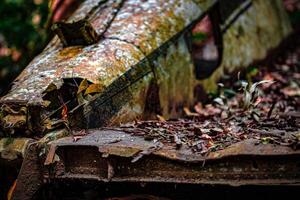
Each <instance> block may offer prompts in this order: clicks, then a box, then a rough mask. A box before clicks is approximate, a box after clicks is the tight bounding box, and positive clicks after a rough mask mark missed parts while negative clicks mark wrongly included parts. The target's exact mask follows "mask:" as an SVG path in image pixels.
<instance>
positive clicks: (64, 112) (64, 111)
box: [61, 104, 68, 121]
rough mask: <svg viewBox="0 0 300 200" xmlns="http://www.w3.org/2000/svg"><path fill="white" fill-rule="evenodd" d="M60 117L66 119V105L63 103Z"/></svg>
mask: <svg viewBox="0 0 300 200" xmlns="http://www.w3.org/2000/svg"><path fill="white" fill-rule="evenodd" d="M61 118H62V120H65V121H66V120H67V119H68V107H67V106H66V104H64V105H63V109H62V111H61Z"/></svg>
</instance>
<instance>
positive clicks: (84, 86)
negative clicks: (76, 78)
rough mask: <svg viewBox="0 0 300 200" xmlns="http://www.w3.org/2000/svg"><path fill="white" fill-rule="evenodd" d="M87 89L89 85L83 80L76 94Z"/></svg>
mask: <svg viewBox="0 0 300 200" xmlns="http://www.w3.org/2000/svg"><path fill="white" fill-rule="evenodd" d="M88 87H89V83H88V81H87V79H83V80H82V81H81V83H80V85H79V87H78V91H77V94H79V93H81V92H83V91H84V90H86V89H87V88H88Z"/></svg>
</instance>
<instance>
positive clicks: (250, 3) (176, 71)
mask: <svg viewBox="0 0 300 200" xmlns="http://www.w3.org/2000/svg"><path fill="white" fill-rule="evenodd" d="M230 2H231V3H230ZM229 5H230V6H229ZM206 15H209V17H210V19H211V21H212V26H213V29H214V37H215V42H216V46H217V51H218V55H219V58H218V61H217V62H216V64H217V67H215V69H214V70H213V71H211V72H209V73H208V75H207V76H202V75H201V74H200V75H199V74H198V75H197V73H198V72H199V71H198V70H197V68H199V67H200V68H201V65H200V66H195V63H194V60H193V56H192V53H193V52H192V51H193V48H192V47H191V46H192V44H191V34H192V29H193V28H194V27H195V25H196V24H197V23H198V22H200V21H201V19H203V18H204V17H205V16H206ZM258 19H259V20H258ZM270 24H272V25H270ZM76 29H78V30H79V31H78V34H76V35H72V34H71V33H72V32H73V30H76ZM53 30H54V32H55V33H56V34H57V36H55V37H54V38H53V40H52V41H51V42H50V43H49V45H48V46H47V47H46V48H45V50H44V51H43V52H42V53H41V54H40V55H38V56H37V57H36V58H35V59H34V60H33V61H32V62H31V63H30V64H29V65H28V66H27V67H26V69H25V70H24V71H23V72H22V73H21V74H20V75H19V77H18V78H17V79H16V80H15V81H14V83H13V86H12V88H11V90H10V91H9V92H8V94H6V95H5V96H4V97H2V98H1V100H0V104H1V111H0V115H1V127H2V129H3V131H4V136H5V137H20V136H21V137H23V138H18V139H17V140H19V143H18V144H19V145H13V144H10V145H5V141H4V140H6V138H5V137H3V138H2V139H1V141H2V142H3V148H1V149H0V150H1V153H2V154H1V155H6V158H15V157H16V156H8V155H11V153H12V152H15V155H21V156H24V154H25V151H26V150H28V149H26V148H25V147H26V146H27V145H28V144H29V143H30V142H31V140H32V139H31V138H32V137H33V136H35V137H39V138H41V139H40V140H39V141H35V142H33V143H34V144H36V143H38V144H39V148H40V147H43V151H46V152H47V153H48V151H49V154H47V158H46V162H45V164H46V165H51V164H53V163H54V162H55V161H57V160H56V157H57V156H58V155H60V156H61V157H60V158H61V159H60V160H59V162H58V163H60V164H61V163H63V164H69V163H68V161H65V160H64V156H63V155H62V154H61V152H63V151H64V150H65V149H64V148H63V147H65V146H68V147H69V148H66V149H68V150H70V149H72V147H73V146H72V144H70V143H68V142H69V141H68V138H67V139H62V140H58V141H57V142H55V141H54V142H53V143H49V142H51V141H53V140H57V139H59V138H61V137H65V136H67V135H68V134H69V133H70V132H69V130H78V129H91V128H99V127H103V126H111V125H119V124H121V123H126V122H130V121H133V120H135V119H153V118H155V116H156V115H157V114H158V115H162V116H163V117H164V118H166V119H169V118H175V117H178V116H180V115H181V114H182V113H181V111H182V108H183V107H189V106H192V105H193V104H194V103H195V102H196V101H197V99H196V95H195V88H196V87H198V86H200V87H202V88H204V90H205V91H210V90H214V89H215V88H216V85H217V81H218V79H219V78H220V77H221V75H222V74H223V73H224V71H229V72H232V71H234V70H237V69H239V68H241V67H247V66H249V65H250V64H251V63H253V62H254V61H257V60H261V59H263V58H265V56H266V55H267V53H268V51H269V50H271V49H273V48H276V47H277V46H278V45H279V44H280V42H281V41H282V40H283V39H284V38H285V37H287V36H288V35H289V33H291V27H290V25H289V21H288V18H287V16H286V14H285V12H284V10H283V7H282V2H281V1H280V0H274V1H271V0H267V1H266V0H238V1H230V0H228V1H217V0H203V1H202V0H174V1H164V0H153V1H136V0H106V1H103V0H87V1H85V2H84V3H82V5H81V6H80V7H79V9H78V10H77V11H75V13H74V14H73V15H72V16H71V17H70V18H69V19H68V21H67V22H61V23H57V24H56V25H55V26H54V27H53ZM270 38H272V39H270ZM200 71H201V70H200ZM202 71H203V70H202ZM199 77H200V78H199ZM92 132H93V134H95V133H94V132H97V131H92ZM105 134H111V137H117V138H119V137H120V135H119V134H120V133H114V132H111V133H110V132H105ZM105 134H103V132H100V133H98V134H96V135H97V136H95V137H98V136H99V135H102V138H101V137H100V138H98V139H99V140H98V141H102V140H103V141H105V137H106V136H105ZM90 137H91V136H90ZM122 137H123V136H122ZM124 137H125V136H124ZM27 138H28V139H27ZM17 140H16V141H17ZM86 140H88V139H86ZM91 140H92V139H91ZM108 140H112V141H114V140H115V139H111V138H109V139H108ZM133 140H134V139H133ZM82 141H83V140H82ZM128 141H129V142H128V143H126V142H124V145H123V146H122V145H121V146H122V147H119V146H118V147H115V146H114V145H108V144H110V143H109V142H108V144H106V143H103V144H102V143H101V142H99V143H98V144H97V143H96V142H95V141H94V140H93V141H92V145H90V146H93V148H92V149H94V147H97V148H98V149H99V152H100V153H101V156H102V157H103V158H101V159H100V158H99V159H100V160H99V162H105V163H107V165H106V164H105V166H104V168H105V169H106V172H107V173H106V172H105V174H104V175H103V176H100V175H99V176H97V175H94V174H93V173H96V172H97V170H98V171H101V170H102V169H100V168H99V169H98V168H96V167H95V168H93V166H90V167H91V168H90V169H91V171H89V170H87V172H83V173H86V175H87V174H89V173H91V174H92V175H91V174H89V175H90V176H80V175H78V174H80V173H77V172H76V167H74V170H75V171H72V169H73V168H72V166H69V167H67V168H66V169H68V170H71V171H68V170H66V171H63V173H64V175H63V176H60V175H57V174H59V173H61V171H59V170H58V171H59V173H57V174H55V173H54V174H55V176H54V177H55V178H57V177H60V178H61V177H63V178H68V175H70V177H71V178H76V177H77V178H83V179H84V178H87V179H97V180H102V181H126V180H132V181H137V179H134V177H127V179H126V178H125V179H124V178H122V177H121V178H120V177H117V178H116V179H114V175H115V172H114V171H110V170H113V168H114V167H112V165H114V164H111V163H110V161H109V159H106V158H107V157H108V156H109V155H114V156H119V157H125V158H128V157H132V156H134V155H135V154H136V153H138V152H140V151H145V148H149V144H148V143H147V144H146V143H143V145H142V147H141V146H140V144H139V143H138V142H137V143H135V142H130V141H131V140H128ZM48 143H49V145H48ZM111 143H114V142H111ZM0 144H1V143H0ZM78 145H79V146H80V144H78ZM126 145H127V146H126ZM136 145H137V146H138V147H136ZM5 146H6V147H5ZM14 146H18V149H14V148H15V147H14ZM20 146H21V147H20ZM33 146H34V145H31V148H29V150H28V152H31V155H28V154H27V155H26V156H27V158H28V159H27V160H26V159H25V161H24V163H23V167H22V169H21V173H20V177H19V178H18V184H17V189H16V198H17V199H18V198H19V199H25V198H30V195H32V194H33V193H34V192H35V191H36V190H37V189H38V188H34V189H32V188H30V190H31V191H28V193H26V195H27V196H26V195H25V194H24V192H22V191H24V190H25V189H24V187H26V186H25V185H26V184H27V182H26V181H27V178H28V177H26V175H28V173H26V172H25V171H26V170H28V166H29V164H28V163H30V161H32V160H34V161H33V162H35V163H36V160H35V159H36V158H32V156H33V157H34V155H36V152H35V153H32V152H34V151H37V148H36V147H33ZM81 146H89V145H87V144H84V142H83V144H82V145H81ZM132 146H135V149H134V148H131V147H132ZM250 146H251V145H250ZM150 147H151V146H150ZM76 148H77V147H76ZM76 148H75V149H76ZM118 148H121V150H120V151H117V150H116V149H118ZM122 148H124V149H126V148H129V149H131V151H130V152H129V153H128V151H129V150H127V151H126V150H124V152H123V151H122ZM61 149H63V150H61ZM75 149H73V151H75ZM39 151H40V149H39ZM57 151H58V152H57ZM88 151H89V150H88ZM278 151H279V152H277V154H276V155H280V156H282V155H285V154H292V155H298V153H299V152H298V151H295V152H293V153H290V152H289V151H288V150H286V149H285V148H283V149H282V150H278ZM3 152H5V153H3ZM234 152H235V151H234ZM261 152H264V150H261V151H260V152H259V153H257V152H256V153H253V154H255V155H256V154H263V153H261ZM69 153H70V154H72V152H69ZM180 153H182V152H177V153H176V151H175V152H173V151H169V150H168V149H162V150H161V151H158V152H156V154H157V155H158V156H161V157H164V158H166V159H171V160H177V161H179V162H180V161H183V162H191V163H197V162H203V159H204V158H202V157H201V158H193V159H183V158H180V156H178V155H180ZM228 153H229V154H230V151H228ZM231 153H232V152H231ZM239 153H240V154H243V153H244V154H245V155H249V154H247V153H245V152H243V151H240V152H235V153H232V154H230V155H227V152H225V153H224V155H221V156H219V157H218V156H217V154H215V156H216V157H213V155H211V156H212V157H211V158H208V159H223V157H227V156H232V155H235V156H236V155H239ZM149 154H151V152H150V153H149ZM183 154H184V153H183ZM146 155H147V154H146ZM265 155H269V154H268V153H266V154H265ZM187 156H191V157H194V156H193V155H188V154H187ZM4 157H5V156H4ZM42 157H43V156H42ZM42 157H41V158H42ZM44 157H45V154H44ZM31 158H32V159H31ZM97 159H98V158H97ZM97 162H98V160H97V161H96V163H97ZM113 162H115V161H113ZM79 163H80V162H79ZM82 163H84V161H83V162H82ZM31 164H32V163H31ZM63 164H62V165H63ZM72 164H75V163H72ZM181 164H182V163H181ZM181 164H180V166H181ZM128 165H130V162H129V163H128ZM99 166H100V165H99ZM172 167H174V168H176V164H175V165H174V166H173V165H172V166H171V168H172ZM178 167H179V165H178ZM38 168H43V167H41V166H37V167H36V170H38ZM182 168H185V167H184V166H182ZM293 169H294V168H293ZM41 170H42V169H41ZM93 170H96V172H95V171H93ZM185 170H188V168H185ZM200 171H201V170H200ZM250 171H251V170H250ZM254 171H255V170H254ZM254 171H252V172H253V173H254ZM294 171H296V170H294ZM69 172H72V173H69ZM73 172H74V173H73ZM99 173H100V172H99ZM126 173H127V174H126V175H128V174H130V173H129V172H126ZM203 173H204V174H205V173H206V172H203ZM37 174H39V173H37ZM116 174H117V173H116ZM39 175H41V173H40V174H39ZM93 175H94V176H93ZM289 175H290V174H289ZM298 175H299V174H295V177H294V176H293V178H299V177H298ZM156 176H157V174H156ZM192 176H194V174H188V173H187V179H186V180H182V181H179V179H176V177H175V178H174V179H168V180H169V181H173V182H194V183H209V182H210V181H209V180H207V179H203V177H201V176H200V175H199V177H198V178H197V179H193V178H191V177H192ZM253 176H254V175H253ZM270 176H271V175H270ZM22 177H23V178H22ZM103 177H104V178H103ZM157 177H158V178H157V179H155V180H152V181H166V179H164V177H161V178H159V176H157ZM224 177H225V175H224ZM224 177H223V178H224ZM291 177H292V176H289V177H287V179H288V178H291ZM48 178H49V177H48ZM138 178H139V179H140V180H144V181H151V180H150V179H149V177H144V179H143V178H142V177H138ZM177 178H178V177H177ZM219 178H221V177H219ZM254 178H255V177H254ZM267 178H268V177H267V176H266V178H265V179H263V180H261V182H262V183H266V182H267V181H266V180H267ZM41 179H42V178H41V177H40V176H37V178H36V180H37V181H38V180H41ZM245 179H249V177H247V178H245ZM250 179H251V177H250ZM275 179H276V178H275ZM228 180H231V179H230V178H228ZM297 180H298V179H297ZM281 181H282V180H281V179H279V180H278V182H281ZM212 182H213V183H216V182H218V181H217V180H216V179H214V180H213V181H212ZM250 182H251V181H249V183H250ZM287 182H288V181H287ZM246 183H248V182H246ZM281 183H285V182H284V181H282V182H281ZM41 184H42V183H41ZM237 184H239V183H237ZM37 187H38V184H37ZM21 189H22V190H21ZM18 195H19V196H18ZM22 195H25V196H22Z"/></svg>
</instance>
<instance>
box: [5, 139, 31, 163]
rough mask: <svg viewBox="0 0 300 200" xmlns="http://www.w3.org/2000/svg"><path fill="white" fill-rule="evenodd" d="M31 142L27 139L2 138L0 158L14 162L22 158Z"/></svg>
mask: <svg viewBox="0 0 300 200" xmlns="http://www.w3.org/2000/svg"><path fill="white" fill-rule="evenodd" d="M31 142H33V140H32V139H29V138H2V139H0V154H1V158H3V159H7V160H15V159H17V158H23V157H24V155H25V152H26V148H27V146H28V145H29V144H30V143H31Z"/></svg>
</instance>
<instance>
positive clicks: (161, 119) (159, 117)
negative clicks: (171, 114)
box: [156, 115, 167, 122]
mask: <svg viewBox="0 0 300 200" xmlns="http://www.w3.org/2000/svg"><path fill="white" fill-rule="evenodd" d="M156 117H157V119H158V120H159V121H160V122H166V121H167V120H166V119H165V118H164V117H163V116H161V115H156Z"/></svg>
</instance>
